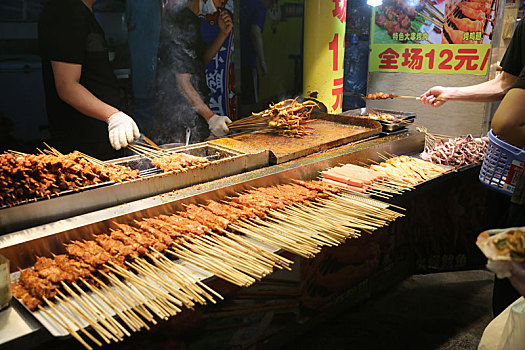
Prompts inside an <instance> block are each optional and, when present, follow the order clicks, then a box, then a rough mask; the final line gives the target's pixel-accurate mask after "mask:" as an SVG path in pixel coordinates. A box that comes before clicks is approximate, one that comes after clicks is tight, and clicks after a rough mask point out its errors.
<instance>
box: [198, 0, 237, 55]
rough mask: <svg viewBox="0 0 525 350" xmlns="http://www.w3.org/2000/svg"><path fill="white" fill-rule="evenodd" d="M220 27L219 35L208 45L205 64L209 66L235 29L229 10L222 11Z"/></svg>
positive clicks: (219, 20)
mask: <svg viewBox="0 0 525 350" xmlns="http://www.w3.org/2000/svg"><path fill="white" fill-rule="evenodd" d="M210 1H211V0H210ZM218 25H219V33H217V35H216V36H215V38H214V39H213V40H212V41H211V42H210V43H209V44H208V46H207V47H206V51H205V52H204V64H208V63H209V62H210V61H211V60H212V59H213V57H215V55H216V54H217V52H219V50H220V49H221V46H222V43H224V40H226V38H227V37H228V35H229V34H230V32H231V30H232V28H233V21H232V18H231V16H230V13H229V12H228V11H227V10H222V11H220V13H219V19H218Z"/></svg>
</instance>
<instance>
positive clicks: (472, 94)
mask: <svg viewBox="0 0 525 350" xmlns="http://www.w3.org/2000/svg"><path fill="white" fill-rule="evenodd" d="M516 78H517V77H516V76H515V75H512V74H510V73H507V72H502V73H501V74H499V75H498V76H496V78H494V79H492V80H489V81H486V82H483V83H481V84H477V85H470V86H462V87H444V86H434V87H432V88H430V89H429V90H428V91H426V92H425V93H424V94H422V95H421V96H420V97H419V98H418V100H419V101H421V102H422V103H423V104H426V105H431V106H433V107H439V106H442V105H443V104H444V103H445V102H446V101H470V102H495V101H500V100H501V99H502V98H503V96H505V94H506V93H507V92H508V91H509V89H510V88H511V86H512V85H513V84H514V82H515V81H516ZM438 98H439V99H438Z"/></svg>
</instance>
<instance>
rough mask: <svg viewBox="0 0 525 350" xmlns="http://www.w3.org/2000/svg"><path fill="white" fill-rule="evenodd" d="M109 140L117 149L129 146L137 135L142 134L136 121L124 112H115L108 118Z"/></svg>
mask: <svg viewBox="0 0 525 350" xmlns="http://www.w3.org/2000/svg"><path fill="white" fill-rule="evenodd" d="M108 132H109V142H110V143H111V147H113V148H114V149H116V150H117V151H118V150H119V149H121V148H126V147H128V144H129V143H131V142H132V141H133V140H134V139H135V138H136V137H139V136H140V132H139V128H138V126H137V124H136V123H135V121H134V120H133V119H131V117H130V116H129V115H127V114H126V113H124V112H120V111H119V112H116V113H113V114H112V115H111V116H110V117H109V119H108Z"/></svg>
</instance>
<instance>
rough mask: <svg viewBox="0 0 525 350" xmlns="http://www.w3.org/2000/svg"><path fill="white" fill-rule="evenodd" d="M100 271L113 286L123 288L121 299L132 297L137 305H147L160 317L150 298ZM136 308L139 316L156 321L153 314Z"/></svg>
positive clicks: (152, 321) (111, 275)
mask: <svg viewBox="0 0 525 350" xmlns="http://www.w3.org/2000/svg"><path fill="white" fill-rule="evenodd" d="M100 273H101V274H102V275H103V276H104V277H106V278H107V279H108V280H109V281H110V282H111V283H112V284H113V285H114V286H119V287H120V288H121V289H122V290H123V300H126V299H125V296H127V297H128V298H132V299H133V300H134V301H135V302H136V303H137V304H138V305H145V306H147V307H148V309H149V310H151V311H152V312H153V313H154V314H156V315H157V316H158V317H160V318H162V315H159V314H157V312H158V308H157V307H155V305H154V304H153V303H152V302H151V301H150V300H148V299H146V298H145V297H144V296H143V295H142V294H137V293H136V292H135V291H133V290H132V289H131V288H130V287H128V286H127V285H126V284H125V283H123V282H122V281H120V280H119V279H118V278H117V277H116V276H115V275H113V274H108V273H105V272H104V271H101V272H100ZM136 310H137V312H139V313H140V314H141V316H143V317H145V318H146V319H148V321H150V322H151V323H153V324H156V323H157V321H155V319H154V318H153V315H151V314H150V313H149V311H147V310H143V309H141V308H140V307H137V309H136ZM139 310H140V311H139Z"/></svg>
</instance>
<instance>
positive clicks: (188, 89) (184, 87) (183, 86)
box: [177, 73, 213, 121]
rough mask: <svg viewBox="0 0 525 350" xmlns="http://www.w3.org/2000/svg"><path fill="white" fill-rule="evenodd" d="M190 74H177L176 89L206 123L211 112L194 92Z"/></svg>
mask: <svg viewBox="0 0 525 350" xmlns="http://www.w3.org/2000/svg"><path fill="white" fill-rule="evenodd" d="M190 79H191V74H190V73H178V74H177V88H178V89H179V91H180V93H181V94H182V95H183V96H184V98H185V99H186V101H188V103H189V104H190V105H191V106H192V107H193V109H194V110H195V111H196V112H197V113H198V114H199V115H200V116H201V117H202V118H204V120H206V121H208V120H209V119H210V118H211V116H212V115H213V112H212V111H211V109H210V108H209V107H208V106H207V105H206V103H204V101H203V100H202V98H201V96H200V95H199V93H198V92H197V90H195V87H194V86H193V84H192V83H191V80H190Z"/></svg>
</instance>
